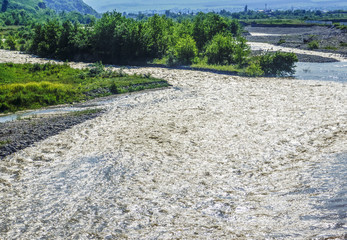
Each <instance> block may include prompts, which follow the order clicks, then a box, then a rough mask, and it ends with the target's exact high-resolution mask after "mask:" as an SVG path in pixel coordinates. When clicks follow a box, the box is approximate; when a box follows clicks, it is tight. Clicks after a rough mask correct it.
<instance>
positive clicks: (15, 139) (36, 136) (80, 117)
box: [0, 110, 104, 159]
mask: <svg viewBox="0 0 347 240" xmlns="http://www.w3.org/2000/svg"><path fill="white" fill-rule="evenodd" d="M103 112H104V111H103V110H100V111H89V112H86V113H81V114H79V113H72V114H68V115H64V116H53V117H44V118H34V119H25V120H17V121H12V122H5V123H0V159H2V158H4V157H6V156H8V155H10V154H12V153H15V152H17V151H19V150H22V149H24V148H26V147H29V146H31V145H33V144H34V143H35V142H38V141H41V140H44V139H46V138H48V137H50V136H54V135H57V134H59V133H60V132H62V131H64V130H66V129H69V128H71V127H73V126H75V125H77V124H80V123H82V122H84V121H87V120H89V119H92V118H95V117H98V116H99V115H101V114H102V113H103Z"/></svg>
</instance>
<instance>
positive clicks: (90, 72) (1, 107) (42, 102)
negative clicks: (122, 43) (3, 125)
mask: <svg viewBox="0 0 347 240" xmlns="http://www.w3.org/2000/svg"><path fill="white" fill-rule="evenodd" d="M165 86H168V83H167V82H166V81H163V80H160V79H156V78H152V77H151V76H150V75H149V74H148V75H146V76H142V75H127V74H125V73H124V72H123V71H122V70H119V71H116V72H113V71H106V70H105V69H104V67H103V66H102V65H101V64H96V65H95V66H94V67H93V68H91V69H82V70H80V69H73V68H71V67H69V66H68V65H67V64H62V65H58V64H50V63H47V64H13V63H5V64H0V113H3V112H14V111H18V110H24V109H35V108H40V107H44V106H49V105H56V104H64V103H71V102H78V101H82V100H87V99H90V98H95V97H101V96H107V95H111V94H115V93H126V92H132V91H139V90H143V89H149V88H155V87H165ZM99 90H102V91H99Z"/></svg>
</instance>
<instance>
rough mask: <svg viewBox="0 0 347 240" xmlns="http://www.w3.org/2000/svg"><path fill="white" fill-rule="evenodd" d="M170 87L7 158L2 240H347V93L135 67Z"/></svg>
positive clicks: (1, 165) (112, 107)
mask: <svg viewBox="0 0 347 240" xmlns="http://www.w3.org/2000/svg"><path fill="white" fill-rule="evenodd" d="M127 71H128V72H138V73H145V72H150V73H151V74H152V76H155V77H160V78H164V79H165V80H168V81H169V82H170V83H171V84H172V85H173V87H170V88H167V89H164V90H156V91H147V92H143V93H132V94H130V95H124V96H121V97H115V98H114V99H113V100H112V101H108V102H105V105H104V107H105V108H106V110H107V111H106V113H104V114H103V115H101V116H99V117H97V118H95V119H92V120H89V121H86V122H84V123H82V124H80V125H76V126H75V127H73V128H71V129H68V130H66V131H64V132H62V133H60V134H59V135H56V136H53V137H50V138H48V139H46V140H44V141H42V142H39V143H37V144H35V145H34V146H32V147H30V148H26V149H24V150H22V151H20V152H17V153H16V154H13V155H11V156H8V157H7V158H5V159H3V160H2V161H1V162H0V239H96V238H101V239H126V238H128V239H173V238H182V239H192V238H197V239H232V238H234V239H271V238H274V239H309V238H329V237H331V238H335V239H344V238H345V237H346V235H345V234H346V232H347V216H346V214H345V213H346V212H347V209H346V204H347V203H346V199H347V196H346V195H347V193H346V192H347V190H346V179H347V176H346V164H347V160H346V154H347V148H346V146H347V108H346V102H347V85H346V84H345V83H340V82H327V81H300V80H293V79H276V78H258V79H255V78H243V77H237V76H227V75H222V74H214V73H208V72H198V71H189V70H174V69H160V68H132V69H128V70H127Z"/></svg>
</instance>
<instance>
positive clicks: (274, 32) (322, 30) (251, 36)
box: [245, 26, 347, 62]
mask: <svg viewBox="0 0 347 240" xmlns="http://www.w3.org/2000/svg"><path fill="white" fill-rule="evenodd" d="M245 30H246V31H247V33H246V34H245V37H246V39H247V40H248V41H249V42H256V43H267V44H271V45H274V46H276V47H280V48H284V49H288V48H294V49H299V50H301V51H309V52H310V53H311V54H310V55H319V54H323V55H322V56H325V57H327V58H329V54H331V55H340V56H343V57H344V58H346V57H347V32H346V31H342V30H341V29H338V28H336V27H333V26H308V27H304V26H302V27H289V26H287V27H281V26H277V27H276V26H268V27H265V26H261V27H253V26H247V27H245ZM312 41H315V42H316V43H317V49H313V51H312V49H311V48H310V46H309V43H310V42H312ZM275 51H276V50H275ZM333 58H334V57H333ZM307 60H309V61H310V62H316V59H314V58H313V59H307V58H306V59H305V61H307ZM337 60H339V59H337ZM299 61H302V60H301V59H299Z"/></svg>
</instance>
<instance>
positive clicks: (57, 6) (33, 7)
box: [0, 0, 100, 17]
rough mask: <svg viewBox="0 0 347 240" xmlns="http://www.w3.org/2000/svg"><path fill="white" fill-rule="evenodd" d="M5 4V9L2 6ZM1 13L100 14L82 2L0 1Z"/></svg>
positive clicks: (50, 0) (78, 0)
mask: <svg viewBox="0 0 347 240" xmlns="http://www.w3.org/2000/svg"><path fill="white" fill-rule="evenodd" d="M4 4H6V7H4V6H3V5H4ZM0 5H1V9H2V11H3V12H4V11H6V10H14V9H19V10H26V11H30V12H37V11H38V10H39V9H44V8H50V9H53V10H55V11H57V12H62V11H66V12H72V11H76V12H79V13H82V14H91V15H94V16H96V17H98V16H100V14H99V13H98V12H97V11H96V10H95V9H93V8H92V7H91V6H89V5H88V4H86V3H85V2H83V1H82V0H0Z"/></svg>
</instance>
